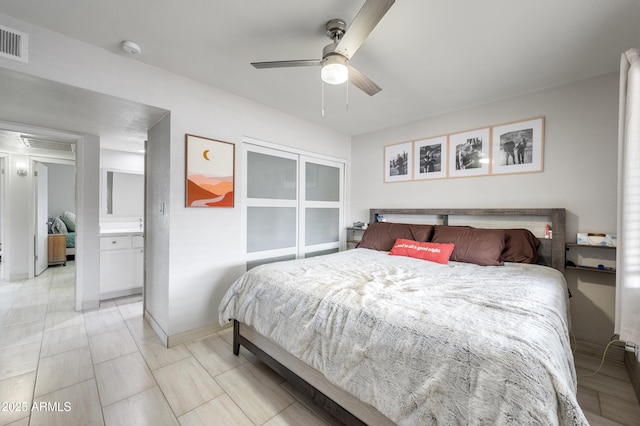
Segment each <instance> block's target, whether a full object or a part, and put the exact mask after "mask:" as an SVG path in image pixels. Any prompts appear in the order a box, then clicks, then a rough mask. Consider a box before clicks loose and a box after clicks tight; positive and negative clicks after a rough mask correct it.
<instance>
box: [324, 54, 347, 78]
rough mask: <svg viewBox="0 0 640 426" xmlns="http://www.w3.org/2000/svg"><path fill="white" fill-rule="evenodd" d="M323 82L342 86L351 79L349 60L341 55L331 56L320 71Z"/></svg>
mask: <svg viewBox="0 0 640 426" xmlns="http://www.w3.org/2000/svg"><path fill="white" fill-rule="evenodd" d="M320 77H321V78H322V81H324V82H325V83H328V84H342V83H344V82H346V81H347V80H348V79H349V68H348V67H347V60H346V59H345V58H343V57H342V56H339V55H331V56H329V57H327V58H326V59H325V60H324V63H323V64H322V71H320Z"/></svg>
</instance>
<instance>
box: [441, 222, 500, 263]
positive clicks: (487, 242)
mask: <svg viewBox="0 0 640 426" xmlns="http://www.w3.org/2000/svg"><path fill="white" fill-rule="evenodd" d="M504 240H505V232H504V230H502V229H480V228H470V227H466V226H446V225H436V226H435V230H434V233H433V238H432V239H431V242H432V243H453V244H454V245H455V248H454V249H453V253H452V254H451V260H453V261H455V262H466V263H475V264H476V265H482V266H500V265H503V264H504V262H503V261H502V260H501V258H500V256H501V254H502V250H503V249H504Z"/></svg>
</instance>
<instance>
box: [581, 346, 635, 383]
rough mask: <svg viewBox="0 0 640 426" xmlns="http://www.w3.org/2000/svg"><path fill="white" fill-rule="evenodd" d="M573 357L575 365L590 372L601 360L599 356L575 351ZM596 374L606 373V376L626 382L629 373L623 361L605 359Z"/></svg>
mask: <svg viewBox="0 0 640 426" xmlns="http://www.w3.org/2000/svg"><path fill="white" fill-rule="evenodd" d="M573 358H574V360H575V364H576V367H580V368H582V369H584V370H585V371H590V372H594V371H596V370H597V369H598V367H599V366H600V362H601V361H602V358H600V357H595V356H592V355H588V354H584V353H581V352H576V353H575V354H574V356H573ZM598 374H606V375H607V376H611V377H615V378H617V379H620V380H624V381H626V382H628V381H629V375H628V374H627V369H626V368H625V366H624V363H622V362H618V361H612V360H609V359H607V360H606V361H605V363H604V364H603V365H602V368H601V369H600V372H599V373H598Z"/></svg>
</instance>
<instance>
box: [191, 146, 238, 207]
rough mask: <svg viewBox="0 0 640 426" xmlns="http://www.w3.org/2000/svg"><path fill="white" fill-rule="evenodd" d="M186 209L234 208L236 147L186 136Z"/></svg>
mask: <svg viewBox="0 0 640 426" xmlns="http://www.w3.org/2000/svg"><path fill="white" fill-rule="evenodd" d="M186 145H187V155H186V157H187V179H186V181H187V182H186V183H187V190H186V206H187V207H233V198H234V197H233V193H234V185H235V145H234V144H232V143H229V142H223V141H218V140H215V139H209V138H203V137H201V136H195V135H186Z"/></svg>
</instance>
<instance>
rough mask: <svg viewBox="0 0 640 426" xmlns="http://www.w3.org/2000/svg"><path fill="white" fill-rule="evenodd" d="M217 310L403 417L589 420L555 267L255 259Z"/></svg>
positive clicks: (360, 257)
mask: <svg viewBox="0 0 640 426" xmlns="http://www.w3.org/2000/svg"><path fill="white" fill-rule="evenodd" d="M219 313H220V322H221V323H226V322H227V321H228V320H230V319H237V320H238V321H240V322H243V323H245V324H247V325H250V326H252V327H254V328H255V329H256V330H257V331H258V332H259V333H260V334H262V335H264V336H266V337H268V338H270V339H271V340H273V341H275V342H276V343H278V344H279V345H280V346H282V347H283V348H285V349H286V350H287V351H288V352H290V353H291V354H293V355H294V356H295V357H297V358H299V359H300V360H302V361H303V362H305V363H306V364H308V365H309V366H311V367H313V368H315V369H316V370H318V371H320V372H322V373H323V374H324V375H325V376H326V377H327V379H328V380H329V381H330V382H332V383H333V384H335V385H336V386H338V387H340V388H342V389H344V390H346V391H347V392H349V393H351V394H353V395H354V396H356V397H357V398H358V399H360V400H361V401H363V402H365V403H368V404H371V405H373V406H374V407H376V408H377V409H378V410H379V411H380V412H382V413H383V414H384V415H386V416H387V417H389V418H390V419H391V420H393V421H394V422H396V423H398V424H415V425H427V424H447V425H449V424H465V425H466V424H470V425H472V424H503V425H507V424H508V425H512V424H519V425H526V424H544V425H553V424H562V425H573V424H584V425H587V424H588V423H587V421H586V419H585V417H584V415H583V413H582V411H581V410H580V407H579V405H578V403H577V400H576V396H575V393H576V376H575V368H574V365H573V356H572V353H571V349H570V345H569V337H568V297H567V289H566V283H565V281H564V277H563V276H562V274H560V273H559V272H558V271H556V270H554V269H551V268H548V267H543V266H537V265H520V264H506V265H505V266H491V267H486V266H485V267H482V266H476V265H471V264H465V263H455V262H450V263H449V264H448V265H440V264H436V263H431V262H427V261H423V260H417V259H411V258H405V257H397V256H388V255H387V253H386V252H377V251H373V250H368V249H355V250H349V251H346V252H341V253H337V254H333V255H328V256H321V257H315V258H310V259H304V260H297V261H290V262H280V263H275V264H270V265H263V266H260V267H257V268H254V269H252V270H250V271H248V272H247V273H246V274H244V275H243V276H242V277H241V278H239V279H238V280H237V281H236V282H235V283H234V284H233V286H232V287H231V288H230V289H229V291H228V292H227V294H226V295H225V297H224V298H223V300H222V303H221V305H220V307H219ZM337 402H339V401H337Z"/></svg>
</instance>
